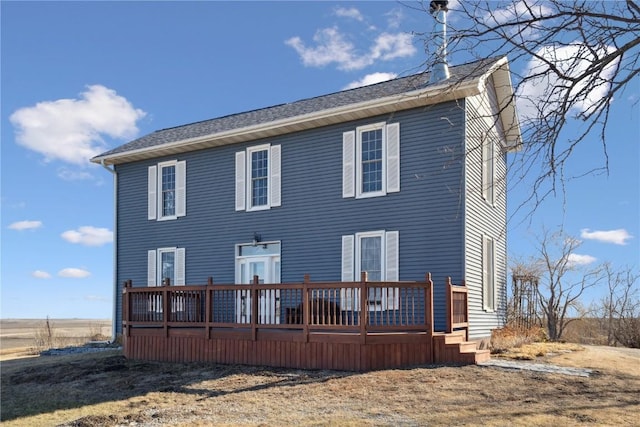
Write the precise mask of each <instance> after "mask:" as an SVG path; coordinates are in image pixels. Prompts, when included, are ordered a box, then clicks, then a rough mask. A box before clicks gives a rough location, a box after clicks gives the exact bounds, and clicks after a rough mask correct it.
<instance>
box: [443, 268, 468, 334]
mask: <svg viewBox="0 0 640 427" xmlns="http://www.w3.org/2000/svg"><path fill="white" fill-rule="evenodd" d="M446 296H447V331H446V332H449V333H450V332H453V331H456V330H463V331H464V333H465V337H466V338H468V335H469V306H468V289H467V286H466V284H465V283H464V280H463V281H462V284H461V285H454V284H452V283H451V278H450V277H448V278H447V287H446Z"/></svg>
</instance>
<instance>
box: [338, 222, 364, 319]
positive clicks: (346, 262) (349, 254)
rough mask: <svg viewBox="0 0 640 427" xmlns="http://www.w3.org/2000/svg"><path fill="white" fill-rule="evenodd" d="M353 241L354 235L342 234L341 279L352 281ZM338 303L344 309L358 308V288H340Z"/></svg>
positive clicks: (355, 309) (357, 309)
mask: <svg viewBox="0 0 640 427" xmlns="http://www.w3.org/2000/svg"><path fill="white" fill-rule="evenodd" d="M354 242H355V237H354V236H352V235H350V236H342V281H343V282H353V281H354V276H353V274H354V273H353V269H354V260H355V259H354ZM340 305H341V308H342V309H343V310H345V311H359V310H360V290H359V289H353V288H342V289H341V290H340Z"/></svg>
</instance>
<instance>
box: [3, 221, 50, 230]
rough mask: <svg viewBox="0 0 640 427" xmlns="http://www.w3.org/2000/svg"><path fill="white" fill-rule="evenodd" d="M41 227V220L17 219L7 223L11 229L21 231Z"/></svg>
mask: <svg viewBox="0 0 640 427" xmlns="http://www.w3.org/2000/svg"><path fill="white" fill-rule="evenodd" d="M40 227H42V221H28V220H26V221H18V222H14V223H13V224H11V225H9V228H10V229H11V230H18V231H23V230H35V229H36V228H40Z"/></svg>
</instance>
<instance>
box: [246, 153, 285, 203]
mask: <svg viewBox="0 0 640 427" xmlns="http://www.w3.org/2000/svg"><path fill="white" fill-rule="evenodd" d="M280 152H281V146H280V145H273V146H272V145H270V144H264V145H258V146H255V147H249V148H247V149H246V150H244V151H239V152H237V153H236V210H237V211H243V210H247V211H252V210H262V209H270V208H272V207H275V206H280Z"/></svg>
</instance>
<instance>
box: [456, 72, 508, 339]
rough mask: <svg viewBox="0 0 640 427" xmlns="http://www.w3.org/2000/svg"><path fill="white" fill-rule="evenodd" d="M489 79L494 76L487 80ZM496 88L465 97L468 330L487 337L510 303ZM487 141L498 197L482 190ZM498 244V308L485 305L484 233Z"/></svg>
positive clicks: (503, 166) (503, 165) (472, 334)
mask: <svg viewBox="0 0 640 427" xmlns="http://www.w3.org/2000/svg"><path fill="white" fill-rule="evenodd" d="M488 84H489V85H491V84H492V83H491V81H489V83H488ZM492 94H493V92H492V88H491V87H489V90H488V91H487V92H486V93H485V94H481V95H477V96H474V97H470V98H467V99H466V113H467V117H466V121H465V123H466V134H467V138H466V141H467V147H466V156H465V191H466V197H465V199H464V200H465V225H464V228H465V273H464V275H465V279H466V282H467V285H468V286H469V294H468V298H469V322H470V328H469V336H470V338H473V339H480V338H486V337H489V336H490V335H491V330H492V329H495V328H497V327H500V326H502V325H503V323H504V315H505V309H506V281H507V277H506V275H507V271H506V262H507V260H506V259H507V255H506V154H505V153H504V152H503V151H501V149H500V147H501V145H502V144H501V139H500V137H499V134H500V133H501V132H500V125H499V123H498V124H496V122H495V121H496V117H497V110H496V108H495V107H493V106H492V101H491V96H492ZM483 141H491V142H492V143H493V144H495V146H494V147H495V153H496V157H495V176H496V180H495V190H494V191H495V200H494V203H493V205H491V204H490V203H488V202H487V201H486V200H485V199H484V198H483V195H482V148H481V144H482V143H483ZM483 235H487V236H489V237H491V238H492V239H493V240H494V242H495V243H494V244H495V289H496V310H495V311H485V309H484V306H483V294H482V286H483V285H482V279H483V277H482V276H483V275H482V271H483V270H482V238H483Z"/></svg>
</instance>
